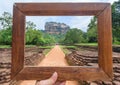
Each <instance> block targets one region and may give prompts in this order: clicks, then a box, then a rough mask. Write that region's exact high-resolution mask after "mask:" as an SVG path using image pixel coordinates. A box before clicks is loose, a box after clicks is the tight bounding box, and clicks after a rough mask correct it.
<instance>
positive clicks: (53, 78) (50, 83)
mask: <svg viewBox="0 0 120 85" xmlns="http://www.w3.org/2000/svg"><path fill="white" fill-rule="evenodd" d="M57 77H58V74H57V72H54V73H53V75H52V76H51V77H50V78H49V79H47V80H41V81H40V83H39V84H38V85H53V84H54V83H55V82H56V80H57Z"/></svg>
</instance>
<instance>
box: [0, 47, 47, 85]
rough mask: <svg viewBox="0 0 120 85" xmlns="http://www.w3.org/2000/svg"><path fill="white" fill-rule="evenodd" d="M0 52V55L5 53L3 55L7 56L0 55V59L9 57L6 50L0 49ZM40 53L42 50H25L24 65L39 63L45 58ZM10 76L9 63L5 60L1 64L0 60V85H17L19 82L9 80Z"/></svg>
mask: <svg viewBox="0 0 120 85" xmlns="http://www.w3.org/2000/svg"><path fill="white" fill-rule="evenodd" d="M0 51H1V53H3V52H5V51H6V52H5V54H7V55H4V54H2V57H0V58H3V57H6V56H9V57H11V52H8V50H7V49H1V50H0ZM42 51H43V50H41V49H39V48H27V49H26V50H25V59H24V65H25V66H35V65H37V64H38V63H40V61H41V60H42V59H43V58H44V57H45V55H44V54H43V53H42ZM4 59H5V58H4ZM4 59H3V60H4ZM10 74H11V61H10V60H8V61H7V60H6V61H3V62H2V60H1V62H0V85H18V83H19V82H17V81H11V80H10Z"/></svg>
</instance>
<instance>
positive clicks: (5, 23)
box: [0, 12, 12, 45]
mask: <svg viewBox="0 0 120 85" xmlns="http://www.w3.org/2000/svg"><path fill="white" fill-rule="evenodd" d="M0 26H1V29H0V44H7V45H8V44H9V45H10V44H11V42H12V15H11V14H10V13H8V12H4V13H3V14H2V16H0Z"/></svg>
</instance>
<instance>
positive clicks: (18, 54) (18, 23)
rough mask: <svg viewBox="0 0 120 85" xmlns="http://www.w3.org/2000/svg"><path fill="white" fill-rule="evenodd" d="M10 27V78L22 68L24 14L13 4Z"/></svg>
mask: <svg viewBox="0 0 120 85" xmlns="http://www.w3.org/2000/svg"><path fill="white" fill-rule="evenodd" d="M13 17H14V18H13V28H12V70H11V75H12V76H11V77H12V79H13V78H14V77H15V76H16V75H17V74H18V73H19V72H20V71H21V70H22V69H23V66H24V37H25V36H24V34H25V16H24V14H22V13H21V12H20V11H19V10H18V9H17V8H16V7H15V6H14V11H13Z"/></svg>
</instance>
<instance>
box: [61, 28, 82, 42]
mask: <svg viewBox="0 0 120 85" xmlns="http://www.w3.org/2000/svg"><path fill="white" fill-rule="evenodd" d="M83 41H84V38H83V32H82V31H81V30H80V29H77V28H74V29H70V30H69V31H68V32H67V33H66V35H65V39H64V41H63V42H64V43H65V44H75V43H81V42H83Z"/></svg>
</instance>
